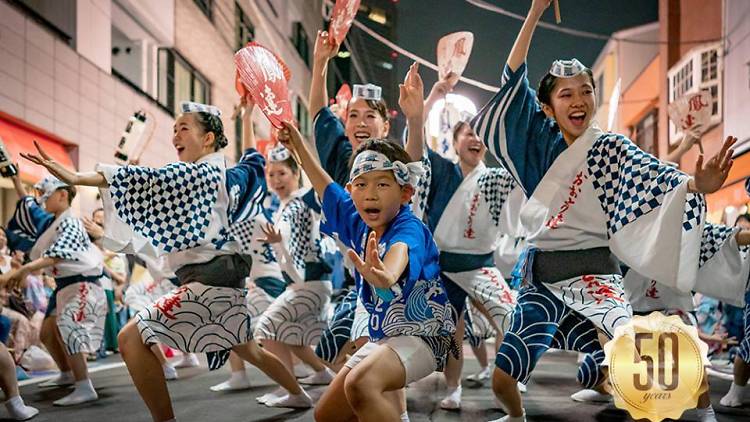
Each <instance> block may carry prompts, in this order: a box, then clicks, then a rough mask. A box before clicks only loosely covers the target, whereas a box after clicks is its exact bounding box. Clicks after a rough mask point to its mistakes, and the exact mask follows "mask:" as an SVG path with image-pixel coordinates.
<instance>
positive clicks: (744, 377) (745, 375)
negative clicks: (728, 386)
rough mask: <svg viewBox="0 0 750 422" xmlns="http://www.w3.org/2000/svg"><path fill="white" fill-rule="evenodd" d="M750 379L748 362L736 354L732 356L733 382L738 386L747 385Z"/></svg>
mask: <svg viewBox="0 0 750 422" xmlns="http://www.w3.org/2000/svg"><path fill="white" fill-rule="evenodd" d="M748 379H750V364H749V363H747V362H745V361H744V360H742V358H741V357H740V356H739V355H737V356H735V357H734V383H735V384H737V385H739V386H745V385H747V381H748Z"/></svg>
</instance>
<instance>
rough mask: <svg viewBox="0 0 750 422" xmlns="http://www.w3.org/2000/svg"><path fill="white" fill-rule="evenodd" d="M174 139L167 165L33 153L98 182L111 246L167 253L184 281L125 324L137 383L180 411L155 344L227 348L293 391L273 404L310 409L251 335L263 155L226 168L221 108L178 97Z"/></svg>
mask: <svg viewBox="0 0 750 422" xmlns="http://www.w3.org/2000/svg"><path fill="white" fill-rule="evenodd" d="M181 109H182V112H183V113H182V114H181V115H180V116H179V117H178V118H177V120H176V121H175V125H174V137H173V139H172V143H173V145H174V146H175V149H176V151H177V155H178V158H179V160H180V161H179V162H177V163H172V164H168V165H167V166H164V167H161V168H150V167H143V166H132V165H130V166H124V167H118V166H110V165H103V164H100V165H98V166H97V169H96V171H95V172H92V173H74V172H71V171H69V170H67V169H65V168H64V167H62V166H61V165H60V164H59V163H56V162H55V161H54V160H52V159H51V158H50V157H49V156H48V155H47V154H46V153H45V152H44V151H43V150H41V149H39V155H38V156H37V155H27V156H26V158H28V159H29V160H31V161H33V162H35V163H37V164H39V165H43V166H45V167H46V168H47V169H48V170H49V171H50V172H51V173H53V174H56V175H58V176H59V177H60V178H61V179H63V180H66V181H68V182H70V183H71V184H78V185H88V186H97V187H99V188H100V192H101V194H102V200H103V203H104V210H105V218H106V221H105V226H104V227H105V239H104V245H105V247H107V248H108V249H111V250H115V251H123V252H126V253H145V254H150V255H152V256H160V255H165V256H166V261H167V265H168V266H169V268H171V269H173V270H174V272H175V274H176V275H177V278H178V279H179V281H180V287H179V288H177V289H175V290H173V291H172V292H171V293H169V294H167V295H165V296H163V297H162V298H160V299H159V300H157V301H156V302H155V303H154V304H153V305H151V306H150V307H148V308H147V309H145V310H143V311H141V312H140V313H138V315H136V317H135V318H134V319H133V320H131V321H130V322H129V323H128V324H127V325H126V326H125V327H124V328H123V329H122V331H121V332H120V336H119V340H120V348H121V351H122V355H123V359H124V360H125V363H126V364H127V366H128V370H129V372H130V375H131V377H132V378H133V381H134V383H135V385H136V387H137V389H138V391H139V393H140V395H141V397H142V398H143V400H144V401H145V402H146V405H147V406H148V408H149V410H150V411H151V414H152V416H153V418H154V420H155V421H169V420H172V419H173V418H174V412H173V410H172V405H171V401H170V398H169V392H168V391H167V385H166V382H165V379H164V376H163V373H162V370H161V367H160V366H159V362H158V360H157V358H156V357H155V356H154V354H153V353H151V351H150V350H149V348H148V345H149V344H152V343H156V342H161V343H164V344H166V345H168V346H170V347H172V348H175V349H178V350H181V351H182V352H209V353H211V354H212V357H211V358H210V359H209V366H210V367H218V366H220V365H221V363H223V361H225V360H226V359H227V358H228V355H229V350H232V351H234V352H236V353H237V354H238V355H240V356H241V357H242V358H243V359H245V360H247V361H249V362H250V363H252V364H254V365H255V366H257V367H258V368H260V369H261V370H262V371H264V372H265V373H266V374H267V375H269V376H270V377H271V378H273V379H274V380H275V381H276V382H278V383H279V384H281V385H282V386H283V387H284V388H285V389H286V390H287V391H288V392H289V394H288V395H286V396H285V397H284V399H283V400H279V401H278V402H277V403H275V404H276V405H279V406H286V407H310V406H311V404H312V402H311V400H310V398H309V396H307V394H306V393H305V392H304V391H303V390H302V389H301V388H300V386H299V384H298V383H297V381H296V380H295V379H294V376H293V375H292V374H291V373H290V372H289V371H288V370H286V368H285V367H284V365H283V364H282V363H281V362H280V361H279V360H278V359H277V358H276V357H275V356H273V355H272V354H270V353H268V352H267V351H265V350H263V349H262V348H260V347H258V346H257V344H256V343H255V342H254V341H253V340H252V332H251V330H250V318H249V315H248V310H247V306H246V304H245V278H246V277H247V275H248V273H249V264H248V262H249V261H250V260H249V259H248V258H246V255H245V253H246V252H244V250H243V245H245V244H249V240H250V237H249V236H250V234H251V233H250V230H249V225H250V223H251V222H252V218H253V217H255V216H256V215H257V214H258V213H259V212H260V211H261V209H262V201H263V197H264V196H265V193H266V185H265V180H264V177H263V173H264V168H265V160H264V158H263V156H262V155H261V154H260V153H258V152H257V151H256V150H255V149H254V145H253V144H252V142H244V141H246V139H243V144H244V146H245V147H246V150H245V152H244V154H243V155H242V157H240V159H239V162H238V163H237V165H236V166H234V167H231V168H227V166H226V160H225V158H224V156H223V155H222V154H221V152H220V149H221V148H223V147H225V146H226V145H227V142H228V141H227V139H226V137H225V136H224V133H223V126H222V123H221V119H220V112H219V110H218V109H217V108H216V107H213V106H207V105H204V104H197V103H183V104H181Z"/></svg>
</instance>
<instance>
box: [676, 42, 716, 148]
mask: <svg viewBox="0 0 750 422" xmlns="http://www.w3.org/2000/svg"><path fill="white" fill-rule="evenodd" d="M720 48H721V47H720V45H718V44H714V45H710V46H703V47H699V48H695V49H693V50H691V51H690V52H689V53H688V54H686V55H685V56H684V57H683V58H682V59H681V60H680V61H679V62H677V63H676V64H675V65H674V66H672V68H671V69H669V71H668V72H667V81H668V83H669V101H670V102H672V101H675V100H677V99H678V98H680V97H682V96H683V95H687V94H693V93H696V92H699V91H701V90H708V91H709V92H710V93H711V99H712V100H711V126H713V125H716V124H718V123H719V122H721V101H722V99H721V95H722V94H721V79H722V69H721V50H720ZM681 139H682V132H680V131H678V129H677V127H676V126H675V125H674V124H673V123H672V122H671V121H670V122H669V140H670V143H671V144H674V143H677V142H679V141H680V140H681Z"/></svg>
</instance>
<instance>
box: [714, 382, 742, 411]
mask: <svg viewBox="0 0 750 422" xmlns="http://www.w3.org/2000/svg"><path fill="white" fill-rule="evenodd" d="M746 389H747V385H737V384H735V383H732V386H731V387H729V392H727V394H726V395H725V396H724V397H722V398H721V400H720V401H719V404H721V405H722V406H726V407H740V406H742V397H743V395H744V394H745V390H746Z"/></svg>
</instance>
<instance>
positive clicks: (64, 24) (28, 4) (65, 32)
mask: <svg viewBox="0 0 750 422" xmlns="http://www.w3.org/2000/svg"><path fill="white" fill-rule="evenodd" d="M13 3H15V5H16V6H18V7H20V8H21V9H23V10H24V11H25V12H26V13H28V15H29V16H30V17H31V18H32V19H34V20H35V21H37V22H39V23H41V24H42V25H44V26H45V27H47V28H48V29H50V30H51V31H52V32H54V33H55V35H57V36H58V37H60V38H61V39H62V40H64V41H65V42H66V43H68V44H69V45H73V40H74V39H75V36H76V12H77V9H76V0H16V1H15V2H13Z"/></svg>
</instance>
